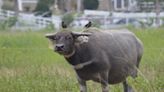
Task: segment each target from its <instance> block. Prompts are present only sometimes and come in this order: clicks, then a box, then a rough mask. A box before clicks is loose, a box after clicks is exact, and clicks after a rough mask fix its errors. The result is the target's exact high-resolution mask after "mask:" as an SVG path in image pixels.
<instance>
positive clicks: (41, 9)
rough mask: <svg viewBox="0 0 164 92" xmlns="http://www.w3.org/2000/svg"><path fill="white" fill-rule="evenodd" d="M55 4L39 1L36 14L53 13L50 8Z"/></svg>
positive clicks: (48, 0)
mask: <svg viewBox="0 0 164 92" xmlns="http://www.w3.org/2000/svg"><path fill="white" fill-rule="evenodd" d="M53 4H54V0H39V1H38V3H37V6H36V8H35V12H38V14H43V13H45V12H48V11H49V12H51V11H50V6H51V5H53Z"/></svg>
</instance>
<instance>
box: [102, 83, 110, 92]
mask: <svg viewBox="0 0 164 92" xmlns="http://www.w3.org/2000/svg"><path fill="white" fill-rule="evenodd" d="M101 86H102V92H109V87H108V83H105V84H101Z"/></svg>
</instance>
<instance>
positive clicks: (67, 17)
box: [62, 13, 74, 25]
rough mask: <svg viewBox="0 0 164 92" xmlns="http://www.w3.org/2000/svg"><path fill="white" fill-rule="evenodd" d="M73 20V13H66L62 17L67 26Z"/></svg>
mask: <svg viewBox="0 0 164 92" xmlns="http://www.w3.org/2000/svg"><path fill="white" fill-rule="evenodd" d="M73 20H74V16H73V13H66V14H65V15H64V16H63V17H62V21H64V22H65V24H66V25H69V24H70V23H71V22H72V21H73Z"/></svg>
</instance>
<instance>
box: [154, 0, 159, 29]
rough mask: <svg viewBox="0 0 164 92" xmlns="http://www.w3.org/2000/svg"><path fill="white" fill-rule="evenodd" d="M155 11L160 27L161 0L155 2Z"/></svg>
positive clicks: (157, 23) (157, 24)
mask: <svg viewBox="0 0 164 92" xmlns="http://www.w3.org/2000/svg"><path fill="white" fill-rule="evenodd" d="M155 11H156V21H155V22H156V26H157V27H159V26H160V18H159V14H160V3H159V0H156V2H155Z"/></svg>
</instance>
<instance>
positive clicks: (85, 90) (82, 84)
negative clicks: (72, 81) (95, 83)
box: [77, 77, 87, 92]
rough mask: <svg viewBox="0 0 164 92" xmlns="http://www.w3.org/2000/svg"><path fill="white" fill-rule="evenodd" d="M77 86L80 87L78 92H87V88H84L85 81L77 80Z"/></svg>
mask: <svg viewBox="0 0 164 92" xmlns="http://www.w3.org/2000/svg"><path fill="white" fill-rule="evenodd" d="M77 79H78V82H79V85H80V92H87V86H86V81H85V80H83V79H81V78H79V77H78V78H77Z"/></svg>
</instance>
